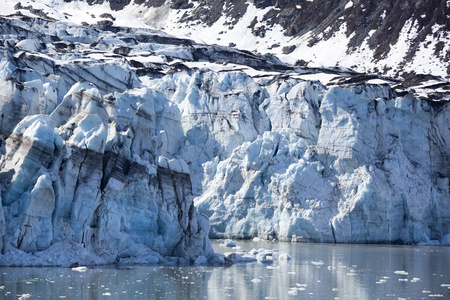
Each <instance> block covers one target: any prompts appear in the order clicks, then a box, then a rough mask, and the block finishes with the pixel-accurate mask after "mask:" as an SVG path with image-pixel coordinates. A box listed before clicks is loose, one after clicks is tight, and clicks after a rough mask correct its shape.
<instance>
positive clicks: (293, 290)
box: [0, 241, 450, 300]
mask: <svg viewBox="0 0 450 300" xmlns="http://www.w3.org/2000/svg"><path fill="white" fill-rule="evenodd" d="M218 244H219V242H215V243H214V247H215V250H216V251H217V252H225V251H230V250H231V249H229V248H222V247H219V246H218ZM238 246H241V247H242V249H244V250H251V249H253V248H266V249H277V250H278V251H279V253H289V254H290V255H291V256H292V260H291V261H289V262H280V261H277V262H275V263H274V264H273V265H264V264H260V263H256V262H255V263H247V264H235V265H233V266H231V267H168V266H164V267H162V266H133V267H127V268H114V267H102V268H93V269H92V268H89V269H87V270H86V271H85V272H75V271H73V270H71V269H64V268H0V299H232V300H236V299H450V288H449V287H450V260H449V258H450V248H448V247H445V248H444V247H411V246H382V245H332V244H303V243H302V244H291V243H270V242H258V243H255V242H244V241H238ZM268 267H269V268H268Z"/></svg>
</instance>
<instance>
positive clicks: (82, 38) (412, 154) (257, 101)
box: [0, 18, 450, 265]
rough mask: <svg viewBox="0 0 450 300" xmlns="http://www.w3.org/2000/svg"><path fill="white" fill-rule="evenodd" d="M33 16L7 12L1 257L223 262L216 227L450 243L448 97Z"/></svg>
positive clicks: (330, 238) (0, 98)
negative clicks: (334, 78)
mask: <svg viewBox="0 0 450 300" xmlns="http://www.w3.org/2000/svg"><path fill="white" fill-rule="evenodd" d="M34 20H35V23H33V26H31V25H30V23H29V20H28V19H27V18H24V19H22V20H20V18H1V21H2V25H4V26H2V27H1V29H0V30H1V31H0V35H1V36H2V37H3V42H2V44H1V45H0V75H1V76H0V110H1V120H0V122H1V123H0V124H1V126H0V136H1V138H2V140H1V144H0V146H1V154H2V156H1V161H0V185H1V201H2V205H1V206H0V234H1V236H2V239H0V248H1V250H2V253H3V254H2V255H0V264H6V265H71V264H76V263H78V264H101V263H112V262H119V263H149V262H150V263H157V262H163V261H166V262H170V263H176V262H180V263H183V262H188V261H190V262H197V264H203V263H204V262H205V259H206V260H215V261H217V262H224V258H223V257H218V256H214V255H213V252H212V248H211V246H210V242H209V240H208V237H207V236H208V233H209V235H210V236H211V237H224V238H253V237H259V238H263V239H282V240H292V241H323V242H354V243H379V242H401V243H433V244H438V243H442V244H445V245H448V244H449V243H450V242H449V241H450V232H449V230H450V227H449V220H450V206H449V205H448V201H449V199H450V197H449V189H448V185H449V179H448V178H449V177H450V168H449V165H450V164H449V158H450V148H449V146H448V142H447V140H448V139H449V136H450V129H449V128H450V126H449V124H450V108H449V105H448V103H447V102H446V101H432V100H431V99H420V98H417V97H414V96H413V95H412V94H408V93H397V92H396V91H395V90H394V89H392V88H391V87H390V86H389V85H388V84H384V85H377V84H357V85H351V84H342V85H334V86H331V85H329V86H324V85H323V84H321V83H320V82H318V81H305V80H302V79H299V78H298V76H296V75H298V73H295V72H299V73H302V72H306V71H308V70H296V69H295V68H293V67H288V66H286V65H282V64H278V62H277V60H276V59H275V58H273V57H262V56H251V55H250V54H248V53H245V52H239V51H237V50H235V49H228V48H223V47H222V48H220V47H217V46H211V47H209V46H205V45H196V44H194V45H193V42H192V41H187V40H177V39H174V38H170V37H167V36H164V35H162V34H160V35H155V34H154V32H152V31H145V30H142V31H139V30H131V29H129V32H128V31H127V30H124V29H123V31H122V32H120V34H115V33H114V32H113V31H108V30H106V29H108V28H106V29H105V28H103V27H102V28H103V29H102V30H100V29H95V28H87V27H81V26H75V25H73V24H66V23H63V22H50V21H44V20H41V19H34ZM111 30H112V29H111ZM114 30H116V29H114ZM117 30H119V29H117ZM33 40H34V42H33ZM138 41H139V42H138ZM18 43H19V46H20V47H19V46H18V47H15V45H17V44H18ZM44 45H45V47H44ZM38 50H39V51H38ZM117 53H119V54H117ZM149 56H152V57H153V56H154V57H158V58H159V59H153V58H149ZM183 60H196V61H195V63H199V62H200V61H202V63H205V64H206V65H208V63H209V62H208V61H210V62H214V63H215V65H214V68H219V67H218V65H221V64H226V63H231V64H233V65H234V66H236V65H238V64H240V65H241V68H242V70H244V71H245V70H247V71H248V70H249V69H252V68H255V69H252V70H253V71H255V70H256V69H258V70H259V71H258V72H259V73H258V72H256V71H255V72H256V75H255V76H254V77H251V76H250V75H248V74H247V73H245V72H241V71H239V70H230V68H229V67H227V66H225V65H224V66H223V68H222V69H220V68H219V69H216V71H212V70H209V69H207V68H189V67H187V66H186V65H184V64H183V62H184V61H183ZM186 63H187V62H186ZM227 68H228V69H227ZM264 68H267V69H269V70H272V71H273V72H274V73H273V74H272V73H270V74H271V75H267V72H266V71H267V70H265V69H264ZM286 68H287V69H289V68H290V69H289V70H286ZM231 69H234V68H231ZM309 71H311V70H309ZM289 72H294V73H289ZM311 72H313V71H311ZM315 72H316V71H315ZM350 73H351V72H350ZM351 74H352V73H351ZM400 92H401V91H400ZM194 202H195V204H196V206H197V208H195V207H194ZM208 218H209V219H210V221H211V224H210V223H209V220H208ZM210 225H211V228H210ZM210 229H211V230H210ZM269 256H270V255H269ZM260 259H261V260H267V262H269V261H270V259H271V257H267V255H266V256H265V257H263V256H261V257H260Z"/></svg>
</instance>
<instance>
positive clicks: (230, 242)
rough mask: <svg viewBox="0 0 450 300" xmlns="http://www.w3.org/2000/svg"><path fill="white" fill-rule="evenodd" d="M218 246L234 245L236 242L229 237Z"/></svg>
mask: <svg viewBox="0 0 450 300" xmlns="http://www.w3.org/2000/svg"><path fill="white" fill-rule="evenodd" d="M219 246H220V247H230V248H231V247H236V242H235V241H233V240H230V239H226V240H225V241H224V242H223V243H222V244H220V245H219Z"/></svg>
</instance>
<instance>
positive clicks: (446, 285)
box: [441, 283, 450, 288]
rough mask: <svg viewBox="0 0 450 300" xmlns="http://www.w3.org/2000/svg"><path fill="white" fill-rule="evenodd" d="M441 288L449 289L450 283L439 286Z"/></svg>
mask: <svg viewBox="0 0 450 300" xmlns="http://www.w3.org/2000/svg"><path fill="white" fill-rule="evenodd" d="M441 287H449V288H450V283H443V284H441Z"/></svg>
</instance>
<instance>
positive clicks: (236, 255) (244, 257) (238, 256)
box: [225, 252, 256, 263]
mask: <svg viewBox="0 0 450 300" xmlns="http://www.w3.org/2000/svg"><path fill="white" fill-rule="evenodd" d="M225 257H226V258H228V259H229V260H231V261H232V262H234V263H238V262H254V261H256V258H255V257H254V256H253V255H249V254H247V253H245V252H227V253H225Z"/></svg>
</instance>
